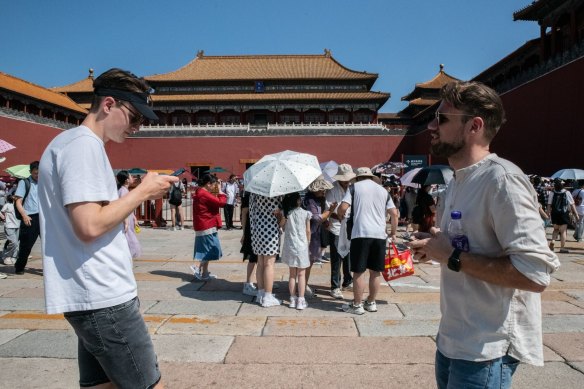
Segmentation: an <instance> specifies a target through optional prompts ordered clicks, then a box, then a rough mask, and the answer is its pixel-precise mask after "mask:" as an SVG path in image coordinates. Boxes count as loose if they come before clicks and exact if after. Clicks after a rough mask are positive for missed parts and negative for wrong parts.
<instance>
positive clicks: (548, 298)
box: [0, 228, 584, 389]
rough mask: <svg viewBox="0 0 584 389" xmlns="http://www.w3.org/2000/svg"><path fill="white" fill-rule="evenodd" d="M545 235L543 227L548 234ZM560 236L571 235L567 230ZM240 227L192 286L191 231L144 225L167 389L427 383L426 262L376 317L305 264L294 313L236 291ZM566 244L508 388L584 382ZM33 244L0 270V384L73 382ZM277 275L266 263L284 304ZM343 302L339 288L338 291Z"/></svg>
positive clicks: (241, 267)
mask: <svg viewBox="0 0 584 389" xmlns="http://www.w3.org/2000/svg"><path fill="white" fill-rule="evenodd" d="M548 232H549V231H548ZM570 232H571V231H570ZM240 237H241V230H232V231H221V232H220V239H221V242H222V247H223V250H224V257H223V259H222V260H221V261H219V262H217V263H212V264H211V265H210V270H211V271H212V272H213V273H215V274H217V275H218V277H219V278H218V279H217V280H213V281H211V282H191V281H192V279H193V276H192V274H191V272H190V270H189V265H191V264H192V260H191V258H192V247H193V241H194V234H193V231H192V230H183V231H174V232H172V231H166V230H152V229H147V228H144V229H142V233H141V234H140V236H139V238H140V240H141V241H142V244H143V247H144V255H143V256H142V257H141V258H140V259H139V260H136V261H135V262H134V268H135V274H136V279H137V281H138V291H139V296H140V300H141V304H142V310H143V312H144V317H145V319H146V322H147V324H148V326H149V328H150V333H151V334H152V338H153V340H154V345H155V348H156V352H157V354H158V358H159V361H160V364H161V370H162V375H163V381H164V383H165V386H166V387H167V388H171V389H172V388H194V387H198V388H205V387H217V388H224V387H236V388H252V387H260V388H268V387H272V388H297V387H303V388H315V387H319V388H354V387H358V386H360V387H368V386H369V387H386V388H433V387H435V384H434V377H433V374H434V351H435V335H436V332H437V329H438V321H439V318H440V309H439V272H440V269H439V267H437V266H432V265H430V264H421V265H418V267H417V268H416V275H415V276H413V277H408V278H404V279H401V280H398V281H396V282H393V283H392V286H391V287H388V286H387V285H383V286H382V288H381V294H380V296H379V299H378V309H379V311H378V312H377V313H369V312H367V313H366V314H365V315H362V316H353V315H349V314H347V313H344V312H342V311H341V310H340V306H341V304H342V301H340V300H334V299H332V298H331V297H329V296H328V293H327V291H328V286H329V282H330V281H329V279H330V267H329V265H328V264H326V265H323V266H319V265H316V266H315V268H314V269H313V272H312V276H311V279H310V284H311V285H313V286H315V287H316V289H317V293H318V296H317V297H316V298H314V299H310V300H309V301H308V303H309V307H308V308H307V309H306V310H305V311H297V310H294V309H290V308H288V307H287V306H286V305H284V306H280V307H274V308H262V307H260V306H258V305H257V304H255V303H254V302H253V298H252V297H249V296H244V295H243V294H242V293H241V289H242V282H243V281H244V280H245V268H246V266H245V263H242V261H241V255H240V254H239V248H240V244H239V240H240ZM570 240H571V241H570V242H569V243H568V248H569V249H570V254H561V255H560V260H561V262H562V268H561V269H560V271H559V272H557V273H556V274H554V276H553V281H552V284H551V286H550V287H549V288H548V289H547V290H546V291H545V292H544V293H543V295H542V300H543V315H544V318H543V329H544V344H545V361H546V365H545V367H543V368H535V367H532V366H528V365H522V366H520V368H519V370H518V372H517V373H516V375H515V381H514V382H515V385H514V388H530V389H532V388H554V389H557V388H581V387H582V386H583V382H584V336H583V333H584V244H583V243H575V242H574V241H573V240H572V239H570ZM39 254H40V245H39V244H38V243H37V245H36V246H35V249H34V250H33V253H32V258H31V260H30V261H29V267H28V270H27V272H26V273H25V275H22V276H15V275H14V274H13V268H12V266H4V265H0V271H3V272H5V273H7V274H8V278H6V279H2V280H0V364H1V369H2V375H1V376H0V377H1V378H0V388H75V387H77V386H78V385H77V379H78V372H77V361H76V356H77V355H76V354H77V346H76V344H77V343H76V337H75V334H74V333H73V331H72V330H71V329H70V327H69V325H68V324H67V322H66V321H65V320H64V319H63V316H62V315H46V314H44V313H43V309H44V302H43V280H42V263H41V260H40V255H39ZM287 274H288V268H287V266H286V265H284V264H277V265H276V280H277V283H276V287H277V289H276V290H275V292H276V294H277V296H278V297H280V298H284V299H287V297H288V292H287ZM344 295H345V299H346V300H348V299H351V298H352V294H351V293H350V292H346V291H345V292H344Z"/></svg>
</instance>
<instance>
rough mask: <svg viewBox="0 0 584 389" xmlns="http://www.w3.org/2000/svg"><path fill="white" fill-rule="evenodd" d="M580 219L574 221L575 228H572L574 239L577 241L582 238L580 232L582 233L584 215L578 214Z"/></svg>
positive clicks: (583, 231)
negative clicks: (576, 221)
mask: <svg viewBox="0 0 584 389" xmlns="http://www.w3.org/2000/svg"><path fill="white" fill-rule="evenodd" d="M578 217H579V218H580V220H578V223H576V230H574V239H576V240H577V241H578V242H579V241H580V240H582V233H584V215H578Z"/></svg>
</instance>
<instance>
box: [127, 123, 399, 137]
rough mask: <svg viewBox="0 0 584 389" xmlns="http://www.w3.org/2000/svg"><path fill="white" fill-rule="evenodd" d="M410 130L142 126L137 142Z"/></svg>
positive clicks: (337, 126) (377, 126)
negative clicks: (142, 140) (146, 140)
mask: <svg viewBox="0 0 584 389" xmlns="http://www.w3.org/2000/svg"><path fill="white" fill-rule="evenodd" d="M406 132H407V129H388V128H386V127H385V126H384V125H383V124H380V123H300V124H293V123H267V124H263V125H253V124H193V125H171V126H168V125H150V126H142V127H141V128H140V131H139V132H137V133H135V134H134V135H132V137H134V138H150V137H155V138H159V137H198V136H214V137H224V136H229V137H232V136H235V137H237V136H305V135H362V136H367V135H369V136H371V135H405V134H406Z"/></svg>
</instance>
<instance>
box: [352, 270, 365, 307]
mask: <svg viewBox="0 0 584 389" xmlns="http://www.w3.org/2000/svg"><path fill="white" fill-rule="evenodd" d="M363 274H364V273H353V296H354V297H353V304H354V305H359V304H361V302H362V301H363V290H364V289H365V280H364V277H363Z"/></svg>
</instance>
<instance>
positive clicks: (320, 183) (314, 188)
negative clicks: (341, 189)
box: [306, 175, 333, 192]
mask: <svg viewBox="0 0 584 389" xmlns="http://www.w3.org/2000/svg"><path fill="white" fill-rule="evenodd" d="M332 188H333V185H332V184H331V183H330V182H328V181H327V180H325V179H324V177H323V176H322V175H321V176H318V177H317V179H316V180H314V181H312V183H311V184H310V185H308V188H306V189H307V190H308V191H309V192H319V191H321V190H329V189H332Z"/></svg>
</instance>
